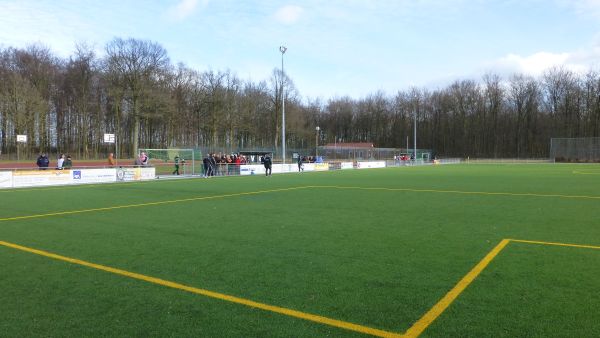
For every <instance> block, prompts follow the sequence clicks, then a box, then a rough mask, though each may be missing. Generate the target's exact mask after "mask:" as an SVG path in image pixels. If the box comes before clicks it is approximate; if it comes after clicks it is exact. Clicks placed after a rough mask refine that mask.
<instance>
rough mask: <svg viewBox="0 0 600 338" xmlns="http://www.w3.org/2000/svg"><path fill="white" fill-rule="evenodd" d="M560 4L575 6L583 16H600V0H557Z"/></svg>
mask: <svg viewBox="0 0 600 338" xmlns="http://www.w3.org/2000/svg"><path fill="white" fill-rule="evenodd" d="M556 1H557V3H558V4H559V5H562V6H565V7H571V8H574V9H575V11H576V12H577V13H578V14H579V15H581V16H592V17H595V18H600V0H556Z"/></svg>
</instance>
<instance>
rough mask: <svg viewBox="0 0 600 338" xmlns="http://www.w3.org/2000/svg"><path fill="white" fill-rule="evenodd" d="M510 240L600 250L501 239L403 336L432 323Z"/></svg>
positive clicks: (526, 241)
mask: <svg viewBox="0 0 600 338" xmlns="http://www.w3.org/2000/svg"><path fill="white" fill-rule="evenodd" d="M510 242H517V243H525V244H538V245H555V246H562V247H572V248H584V249H596V250H600V246H595V245H581V244H567V243H556V242H543V241H529V240H524V239H503V240H502V241H500V243H499V244H498V245H497V246H496V247H495V248H494V249H492V250H491V251H490V252H489V253H488V254H487V255H486V256H485V257H484V258H483V259H482V260H481V261H480V262H479V263H477V265H475V267H474V268H473V269H472V270H471V271H469V273H467V274H466V275H465V276H464V277H463V278H462V279H461V280H460V281H459V282H458V284H456V286H454V288H452V290H450V291H449V292H448V293H447V294H446V295H445V296H444V297H443V298H442V299H441V300H440V301H438V302H437V304H435V305H434V306H433V307H432V308H431V309H430V310H429V311H427V313H425V315H424V316H423V317H421V319H419V320H418V321H417V322H415V324H413V326H412V327H411V328H410V329H408V330H407V331H406V333H405V337H407V338H413V337H418V336H419V335H420V334H421V333H423V331H425V329H426V328H427V327H428V326H429V325H430V324H431V323H433V322H434V321H435V320H436V319H437V318H438V317H439V316H440V315H441V314H442V313H443V312H444V311H445V310H446V309H447V308H448V306H450V304H452V302H454V300H455V299H456V298H457V297H458V296H459V295H460V294H461V293H462V292H463V291H464V290H465V289H466V288H467V287H468V286H469V284H471V282H472V281H473V280H475V278H476V277H477V276H479V274H480V273H481V272H482V271H483V269H485V268H486V267H487V266H488V265H489V263H490V262H491V261H492V260H493V259H494V258H495V257H496V256H497V255H498V254H499V253H500V251H502V250H503V249H504V248H505V247H506V246H507V245H508V243H510Z"/></svg>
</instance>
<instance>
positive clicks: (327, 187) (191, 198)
mask: <svg viewBox="0 0 600 338" xmlns="http://www.w3.org/2000/svg"><path fill="white" fill-rule="evenodd" d="M315 188H317V189H318V188H325V189H355V190H379V191H403V192H429V193H444V194H464V195H491V196H525V197H555V198H573V199H600V196H586V195H560V194H532V193H508V192H484V191H461V190H435V189H410V188H382V187H353V186H335V185H307V186H301V187H291V188H280V189H272V190H260V191H251V192H242V193H234V194H225V195H216V196H201V197H190V198H182V199H176V200H166V201H157V202H146V203H137V204H126V205H117V206H112V207H102V208H92V209H82V210H67V211H59V212H52V213H46V214H35V215H25V216H15V217H6V218H0V222H4V221H16V220H21V219H31V218H41V217H50V216H62V215H71V214H81V213H88V212H94V211H107V210H116V209H126V208H137V207H145V206H152V205H163V204H173V203H179V202H190V201H201V200H211V199H217V198H226V197H235V196H245V195H258V194H264V193H270V192H279V191H290V190H299V189H315Z"/></svg>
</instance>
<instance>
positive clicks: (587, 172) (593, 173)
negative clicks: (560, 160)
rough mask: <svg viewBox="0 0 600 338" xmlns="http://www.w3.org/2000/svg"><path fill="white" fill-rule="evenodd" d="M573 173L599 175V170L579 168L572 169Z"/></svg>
mask: <svg viewBox="0 0 600 338" xmlns="http://www.w3.org/2000/svg"><path fill="white" fill-rule="evenodd" d="M573 174H579V175H600V172H599V171H596V172H594V171H592V172H590V171H581V170H573Z"/></svg>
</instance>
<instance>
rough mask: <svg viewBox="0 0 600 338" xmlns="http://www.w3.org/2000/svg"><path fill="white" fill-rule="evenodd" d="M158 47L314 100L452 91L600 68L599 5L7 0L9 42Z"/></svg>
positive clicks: (438, 0) (472, 0)
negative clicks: (283, 78)
mask: <svg viewBox="0 0 600 338" xmlns="http://www.w3.org/2000/svg"><path fill="white" fill-rule="evenodd" d="M114 37H121V38H130V37H132V38H137V39H144V40H152V41H154V42H157V43H159V44H160V45H162V46H163V47H164V48H165V49H166V50H167V51H168V53H169V57H170V59H171V61H172V62H173V63H177V62H183V63H184V64H186V65H187V66H189V67H191V68H194V69H196V70H199V71H204V70H214V71H223V70H227V69H229V70H231V71H232V72H233V73H235V74H237V76H238V77H239V78H241V79H242V80H252V81H254V82H258V81H262V80H268V79H269V78H270V77H271V75H272V72H273V69H274V68H279V67H281V53H280V52H279V46H280V45H285V46H286V47H287V48H288V50H287V52H286V53H285V56H284V66H285V71H286V74H287V75H288V76H289V77H290V78H291V79H292V80H293V81H294V83H295V85H296V87H297V89H298V91H299V92H300V94H301V95H303V97H304V98H311V99H315V98H321V99H324V100H327V99H329V98H332V97H342V96H350V97H352V98H356V99H358V98H362V97H365V96H367V95H369V94H373V93H375V92H377V91H383V92H384V93H385V94H387V95H394V94H395V93H396V92H397V91H399V90H407V89H409V88H411V87H418V88H430V89H436V88H441V87H444V86H446V85H448V84H449V83H451V82H453V81H455V80H460V79H475V80H479V79H481V77H482V76H483V75H484V74H485V73H487V72H495V73H497V74H500V75H501V76H504V77H508V76H509V75H510V74H513V73H524V74H531V75H533V76H539V75H540V74H541V73H542V72H543V70H544V69H547V68H548V67H552V66H563V67H566V68H568V69H571V70H573V71H576V72H585V71H587V70H589V69H594V70H600V0H520V1H519V0H488V1H485V0H410V1H409V0H328V1H317V0H297V1H282V0H281V1H276V0H263V1H249V0H155V1H141V0H120V1H115V0H103V1H97V0H96V1H87V0H0V46H2V47H9V46H10V47H19V48H21V47H25V46H27V45H29V44H32V43H38V42H39V43H42V44H43V45H45V46H47V47H49V48H50V49H51V50H52V51H53V52H54V53H55V54H57V55H59V56H61V57H67V56H69V55H72V53H73V51H74V49H75V43H81V42H87V43H88V44H91V45H92V46H93V47H94V49H96V50H97V53H98V55H99V56H102V55H103V49H104V46H105V45H106V43H107V42H109V41H110V40H112V39H113V38H114Z"/></svg>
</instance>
